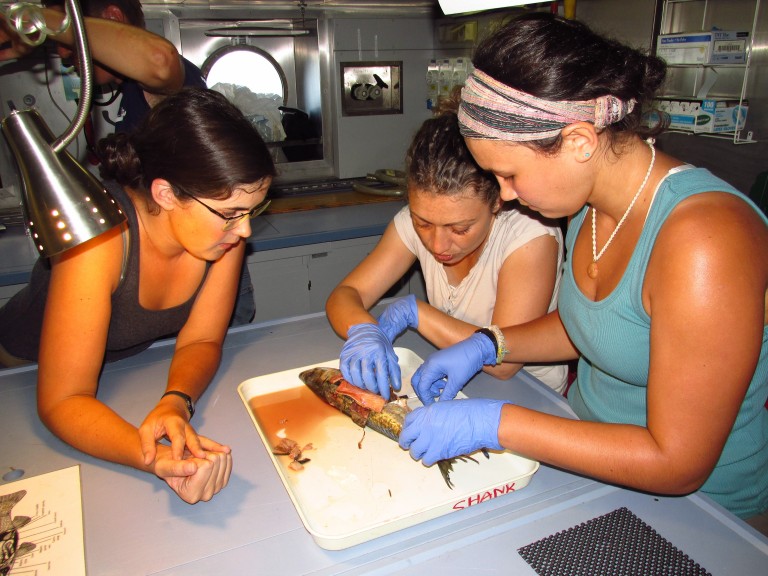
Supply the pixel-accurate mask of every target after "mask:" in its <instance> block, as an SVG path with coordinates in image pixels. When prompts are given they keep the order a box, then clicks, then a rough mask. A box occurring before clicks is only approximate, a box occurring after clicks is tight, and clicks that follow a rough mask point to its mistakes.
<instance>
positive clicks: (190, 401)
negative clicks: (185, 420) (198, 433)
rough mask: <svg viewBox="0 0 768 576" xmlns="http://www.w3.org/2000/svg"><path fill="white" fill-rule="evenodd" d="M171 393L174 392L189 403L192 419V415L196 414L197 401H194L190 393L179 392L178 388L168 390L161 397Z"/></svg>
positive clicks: (188, 408)
mask: <svg viewBox="0 0 768 576" xmlns="http://www.w3.org/2000/svg"><path fill="white" fill-rule="evenodd" d="M169 394H173V395H174V396H178V397H179V398H181V399H182V400H184V402H185V403H186V404H187V410H188V411H189V419H190V420H191V419H192V416H194V415H195V403H194V402H192V398H191V397H190V396H189V394H184V392H179V391H178V390H168V392H166V393H165V394H163V395H162V396H161V398H165V397H166V396H168V395H169Z"/></svg>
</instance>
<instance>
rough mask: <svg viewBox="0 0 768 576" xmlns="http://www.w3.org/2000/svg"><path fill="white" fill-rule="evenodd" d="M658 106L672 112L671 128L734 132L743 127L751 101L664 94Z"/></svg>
mask: <svg viewBox="0 0 768 576" xmlns="http://www.w3.org/2000/svg"><path fill="white" fill-rule="evenodd" d="M656 105H657V108H658V109H659V110H660V111H661V112H663V113H666V114H668V115H669V117H670V124H669V128H672V129H677V130H690V131H692V132H700V133H718V132H735V131H736V130H741V129H743V128H744V123H745V122H746V120H747V112H748V111H749V102H748V101H746V100H744V101H742V102H741V105H739V101H738V100H728V99H721V98H704V99H695V98H690V99H685V98H675V99H671V98H663V99H659V100H657V101H656Z"/></svg>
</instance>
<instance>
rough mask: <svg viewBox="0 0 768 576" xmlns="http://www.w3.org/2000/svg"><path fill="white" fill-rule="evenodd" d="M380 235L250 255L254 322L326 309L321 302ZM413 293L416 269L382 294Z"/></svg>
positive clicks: (418, 286) (419, 285)
mask: <svg viewBox="0 0 768 576" xmlns="http://www.w3.org/2000/svg"><path fill="white" fill-rule="evenodd" d="M379 238H380V236H369V237H365V238H356V239H352V240H340V241H337V242H323V243H320V244H311V245H308V246H296V247H292V248H282V249H278V250H267V251H264V252H255V253H253V254H251V255H249V256H248V259H247V263H248V271H249V272H250V274H251V282H252V283H253V289H254V296H255V300H256V316H255V318H254V320H253V321H254V322H264V321H266V320H275V319H277V318H285V317H288V316H299V315H302V314H309V313H312V312H321V311H323V310H325V301H326V300H327V299H328V296H329V295H330V293H331V292H332V291H333V289H334V288H335V287H336V285H337V284H338V283H339V282H340V281H341V280H342V279H343V278H344V277H345V276H346V275H347V274H349V273H350V272H351V271H352V269H353V268H354V267H355V266H357V264H358V263H359V262H360V261H361V260H362V259H363V258H365V256H367V255H368V253H369V252H370V251H371V250H373V248H374V246H376V244H377V243H378V241H379ZM411 292H413V293H414V294H416V295H417V296H418V297H419V298H424V297H425V295H424V289H423V280H422V278H421V274H420V272H419V271H418V270H414V271H412V272H411V273H409V274H408V275H406V276H405V277H404V278H403V279H402V280H401V281H400V282H399V283H398V284H397V285H396V286H394V287H393V289H392V290H390V291H389V292H388V293H387V294H386V295H385V296H386V297H389V296H405V295H407V294H409V293H411Z"/></svg>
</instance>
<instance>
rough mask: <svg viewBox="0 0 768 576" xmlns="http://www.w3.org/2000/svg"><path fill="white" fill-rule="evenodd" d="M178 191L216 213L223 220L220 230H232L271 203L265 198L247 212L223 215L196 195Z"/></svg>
mask: <svg viewBox="0 0 768 576" xmlns="http://www.w3.org/2000/svg"><path fill="white" fill-rule="evenodd" d="M179 193H180V194H183V195H184V196H187V197H189V198H192V200H194V201H195V202H197V203H198V204H202V205H203V206H204V207H205V208H207V209H208V211H209V212H212V213H213V214H216V216H218V217H219V218H221V219H222V220H224V227H223V228H222V230H232V229H233V228H237V226H239V225H240V223H241V222H242V221H243V220H245V219H246V218H255V217H256V216H258V215H259V214H261V213H262V212H264V210H266V209H267V208H269V205H270V204H271V203H272V200H271V199H270V200H266V199H265V200H264V201H263V202H261V203H260V204H257V205H256V206H254V207H253V208H251V209H250V210H248V212H243V213H242V214H238V215H237V216H224V214H222V213H221V212H219V211H218V210H214V209H213V208H211V207H210V206H208V204H206V203H205V202H203V201H202V200H199V199H198V198H197V197H196V196H192V194H190V193H188V192H184V191H183V190H179Z"/></svg>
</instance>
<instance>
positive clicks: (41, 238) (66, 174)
mask: <svg viewBox="0 0 768 576" xmlns="http://www.w3.org/2000/svg"><path fill="white" fill-rule="evenodd" d="M25 8H26V9H27V10H30V8H29V6H23V5H13V6H12V7H11V8H9V10H8V13H7V14H6V15H5V17H6V18H7V19H9V20H12V19H14V20H15V25H16V30H18V31H19V33H20V35H21V36H22V38H24V39H25V41H27V40H26V38H27V36H26V34H29V33H30V32H37V33H38V35H39V36H38V39H37V40H36V41H34V42H32V41H27V42H28V43H29V44H39V43H42V41H43V40H44V39H45V32H44V31H43V30H42V29H41V28H39V26H42V27H43V28H44V27H45V21H44V19H41V18H39V13H38V14H37V17H36V16H35V15H34V14H32V15H30V14H29V13H27V14H26V15H24V14H20V13H18V11H19V10H21V11H23V10H24V9H25ZM66 9H67V13H68V16H67V18H66V19H65V26H64V28H66V22H67V19H69V18H71V22H72V29H73V34H74V37H75V43H76V45H77V54H78V59H79V63H80V80H81V82H80V85H81V92H80V101H79V102H78V106H77V113H76V115H75V118H74V120H73V121H72V123H71V124H70V126H69V128H68V129H67V130H66V132H65V133H64V134H62V135H61V136H60V137H59V138H57V139H55V140H54V135H53V134H52V133H51V130H50V129H49V128H48V126H47V125H46V123H45V121H44V120H43V118H42V116H40V114H39V113H38V112H37V111H36V110H34V109H28V110H22V111H16V110H14V111H13V112H11V114H10V115H9V116H7V117H6V118H5V119H3V121H2V123H1V124H2V131H3V134H4V135H5V138H6V140H7V141H8V145H9V146H10V148H11V151H12V152H13V155H14V157H15V158H16V163H17V165H18V168H19V172H20V174H21V178H22V203H23V205H24V212H25V217H26V225H27V228H28V230H29V232H30V234H31V236H32V239H33V241H34V243H35V246H37V249H38V251H39V252H40V254H41V256H45V257H49V256H54V255H56V254H59V253H61V252H63V251H65V250H68V249H69V248H73V247H75V246H77V245H79V244H82V243H83V242H87V241H88V240H90V239H92V238H95V237H96V236H98V235H100V234H102V233H104V232H106V231H107V230H110V229H112V228H114V227H115V226H117V225H118V224H120V223H122V222H124V221H125V220H126V217H125V214H123V213H122V211H121V210H120V207H119V206H118V204H117V202H115V200H114V199H113V198H112V196H110V194H109V193H108V192H107V191H106V190H105V189H104V186H103V185H102V184H101V183H100V182H99V181H98V180H97V179H96V178H95V177H94V176H93V175H92V174H91V173H90V172H88V170H86V169H85V168H83V167H82V166H81V165H80V164H79V163H78V162H77V160H75V158H73V157H72V155H71V154H69V153H68V152H67V151H66V150H65V148H66V147H67V145H69V143H70V142H72V140H74V139H75V138H76V137H77V134H78V132H79V131H80V130H81V129H82V127H83V125H84V124H85V121H86V119H87V117H88V113H89V111H90V107H91V99H92V93H93V87H92V70H93V65H92V63H91V59H90V54H89V51H88V41H87V38H86V35H85V26H84V23H83V18H82V14H81V12H80V8H79V6H78V4H77V1H76V0H66ZM25 17H27V18H29V20H30V21H32V26H33V29H29V28H28V29H27V30H26V31H22V28H23V27H24V22H23V19H24V18H25ZM41 20H42V24H41V23H40V21H41ZM35 23H36V24H37V26H38V28H34V25H35ZM9 24H11V25H12V26H13V24H14V23H13V22H9Z"/></svg>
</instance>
